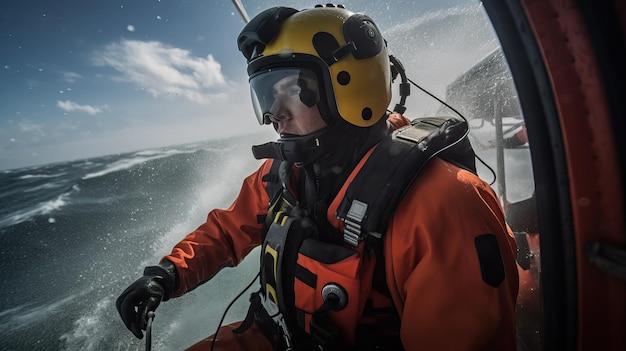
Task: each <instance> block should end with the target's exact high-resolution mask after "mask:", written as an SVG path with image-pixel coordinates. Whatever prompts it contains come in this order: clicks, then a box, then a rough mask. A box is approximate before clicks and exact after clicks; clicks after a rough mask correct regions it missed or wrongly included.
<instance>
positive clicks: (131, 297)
mask: <svg viewBox="0 0 626 351" xmlns="http://www.w3.org/2000/svg"><path fill="white" fill-rule="evenodd" d="M143 274H144V276H143V277H141V278H139V279H137V280H136V281H135V282H134V283H132V284H131V285H130V286H129V287H128V288H126V290H124V292H123V293H122V294H121V295H120V297H118V298H117V301H116V303H115V305H116V307H117V311H118V312H119V313H120V316H121V317H122V320H123V321H124V324H125V325H126V328H128V330H130V331H131V332H132V333H133V334H134V335H135V336H136V337H137V338H139V339H141V338H143V332H142V330H146V321H147V319H148V312H150V311H154V310H156V308H157V307H159V304H160V303H161V301H167V300H168V299H169V298H170V296H171V295H172V292H173V291H174V289H175V286H176V269H175V267H174V265H173V264H172V263H171V262H169V261H166V262H164V263H163V264H161V265H158V266H151V267H146V269H145V270H144V273H143Z"/></svg>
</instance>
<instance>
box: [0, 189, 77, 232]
mask: <svg viewBox="0 0 626 351" xmlns="http://www.w3.org/2000/svg"><path fill="white" fill-rule="evenodd" d="M73 192H74V190H72V191H69V192H66V193H64V194H61V195H59V196H58V197H57V198H56V199H54V200H50V201H44V202H41V203H39V204H37V205H36V206H33V207H31V208H29V209H27V210H22V211H17V212H14V213H12V214H9V215H7V216H4V217H2V218H0V228H4V227H9V226H12V225H16V224H18V223H22V222H25V221H27V220H29V219H31V218H33V217H35V216H40V215H47V214H50V213H52V212H53V211H57V210H59V209H60V208H61V207H63V206H65V205H67V204H68V203H69V197H70V195H71V194H72V193H73Z"/></svg>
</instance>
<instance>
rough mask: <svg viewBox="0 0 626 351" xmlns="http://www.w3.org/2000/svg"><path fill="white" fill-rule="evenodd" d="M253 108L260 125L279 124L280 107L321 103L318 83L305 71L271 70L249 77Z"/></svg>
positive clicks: (312, 73)
mask: <svg viewBox="0 0 626 351" xmlns="http://www.w3.org/2000/svg"><path fill="white" fill-rule="evenodd" d="M250 94H251V95H252V106H253V108H254V113H255V114H256V117H257V120H258V121H259V124H270V123H272V122H276V119H277V118H278V117H277V112H278V110H279V108H281V107H285V106H286V107H291V108H297V107H304V106H306V107H313V106H315V105H316V104H317V103H318V102H319V101H320V91H319V82H318V79H317V76H316V75H315V73H314V72H313V71H312V70H309V69H305V68H280V69H269V70H265V71H262V72H259V73H256V74H254V75H252V76H251V77H250Z"/></svg>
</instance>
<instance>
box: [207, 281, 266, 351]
mask: <svg viewBox="0 0 626 351" xmlns="http://www.w3.org/2000/svg"><path fill="white" fill-rule="evenodd" d="M259 275H261V272H259V273H257V274H256V275H255V276H254V278H253V279H252V281H251V282H250V284H248V286H246V287H245V289H243V290H242V291H241V292H240V293H239V294H238V295H237V296H235V298H234V299H233V300H232V301H231V302H230V303H229V304H228V306H227V307H226V310H225V311H224V314H222V319H220V323H219V324H218V325H217V329H216V330H215V333H214V334H213V340H212V341H211V351H213V348H214V347H215V339H217V333H219V331H220V328H221V327H222V324H223V323H224V319H225V318H226V314H227V313H228V310H229V309H230V308H231V307H232V306H233V304H234V303H235V301H237V300H239V298H240V297H241V296H242V295H243V294H244V293H245V292H246V291H248V289H250V287H251V286H252V284H254V282H255V281H256V280H257V278H258V277H259Z"/></svg>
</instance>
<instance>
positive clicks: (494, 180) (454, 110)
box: [406, 78, 498, 185]
mask: <svg viewBox="0 0 626 351" xmlns="http://www.w3.org/2000/svg"><path fill="white" fill-rule="evenodd" d="M406 79H407V81H409V82H410V83H411V84H413V85H414V86H415V87H416V88H417V89H419V90H421V91H423V92H424V93H426V94H427V95H428V96H430V97H432V98H433V99H435V100H437V101H439V102H440V103H441V104H443V105H444V106H445V107H447V108H449V109H450V110H452V112H454V113H456V114H457V115H459V117H461V118H462V119H463V120H464V121H465V123H467V124H468V127H469V122H468V121H467V118H465V116H463V114H462V113H461V112H459V111H457V110H456V109H455V108H454V107H452V106H450V105H449V104H448V103H446V102H445V101H443V100H441V99H440V98H438V97H436V96H435V95H433V94H431V93H430V92H429V91H428V90H426V89H424V88H422V87H421V86H419V85H417V83H415V82H414V81H412V80H411V79H409V78H406ZM467 130H468V132H467V133H466V134H465V135H464V136H463V137H465V136H467V134H469V128H468V129H467ZM459 141H460V140H459ZM474 157H476V159H478V161H480V163H482V164H483V165H485V167H487V169H489V171H490V172H491V174H492V175H493V181H491V183H489V185H493V184H494V183H495V182H496V179H497V178H498V177H497V176H496V172H495V171H494V170H493V168H491V166H489V165H488V164H487V162H485V161H484V160H483V159H482V158H480V157H478V155H477V154H476V153H475V152H474Z"/></svg>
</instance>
